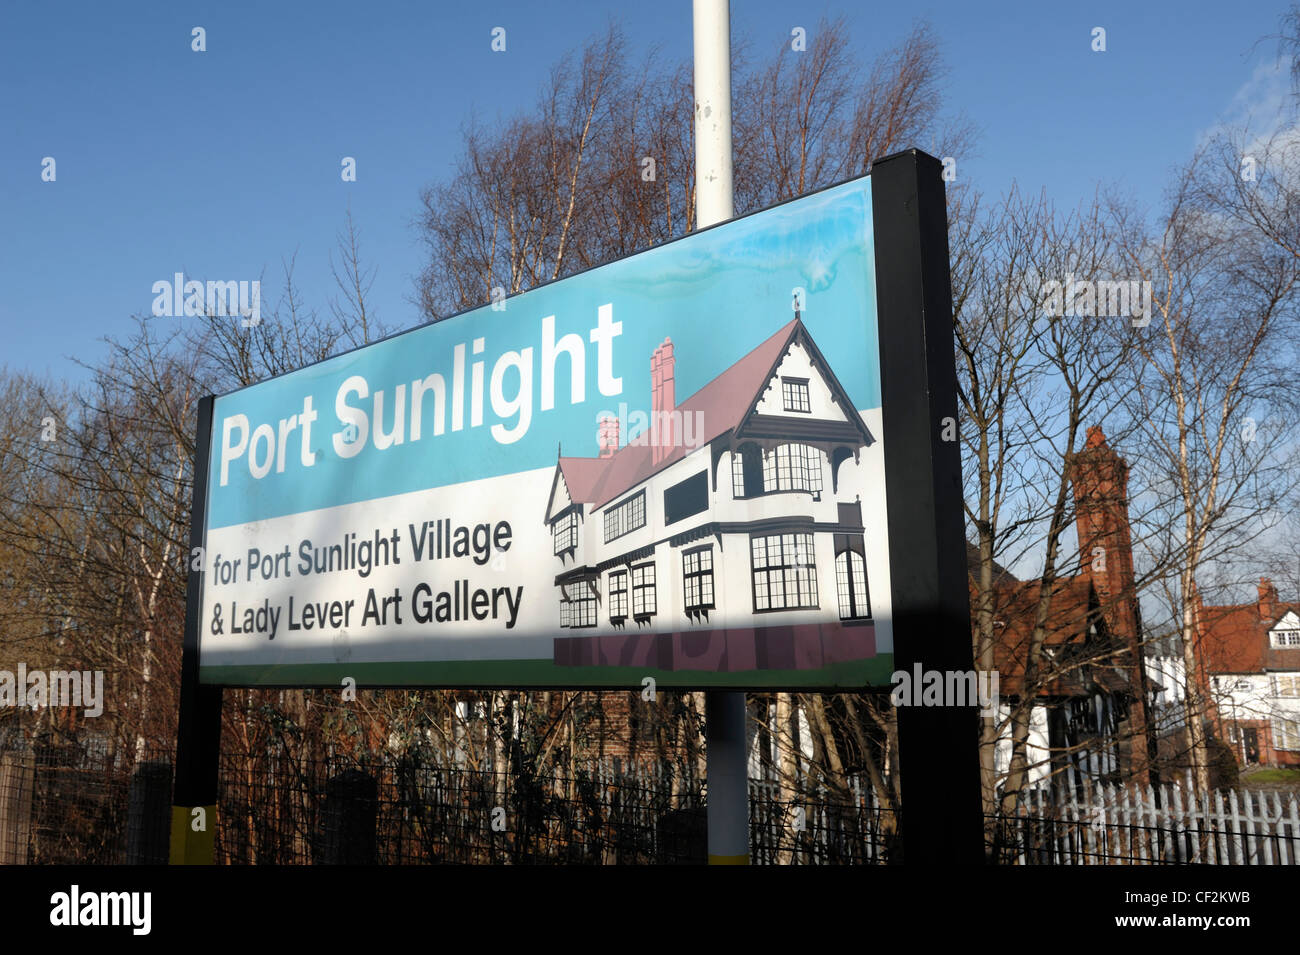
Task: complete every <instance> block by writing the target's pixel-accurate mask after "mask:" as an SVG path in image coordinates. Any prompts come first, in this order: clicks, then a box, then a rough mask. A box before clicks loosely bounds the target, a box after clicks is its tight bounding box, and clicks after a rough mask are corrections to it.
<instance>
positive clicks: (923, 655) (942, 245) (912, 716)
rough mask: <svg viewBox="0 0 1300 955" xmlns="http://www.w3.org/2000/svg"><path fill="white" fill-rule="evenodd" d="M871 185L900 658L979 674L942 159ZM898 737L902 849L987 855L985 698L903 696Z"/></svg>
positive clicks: (897, 160)
mask: <svg viewBox="0 0 1300 955" xmlns="http://www.w3.org/2000/svg"><path fill="white" fill-rule="evenodd" d="M871 185H872V190H871V194H872V202H873V208H874V216H875V221H876V274H877V276H878V277H879V278H878V282H879V284H878V295H877V301H878V303H879V315H880V328H881V336H880V378H881V401H882V405H883V407H884V415H883V419H884V432H885V435H884V437H885V448H886V453H885V478H886V484H887V486H888V488H889V494H888V499H887V501H886V507H887V513H888V525H889V540H890V542H891V544H893V543H894V542H897V541H907V545H906V546H893V547H891V550H890V572H891V576H892V580H893V604H892V606H893V614H894V665H895V667H896V668H897V670H898V671H900V672H902V673H906V674H909V675H910V674H913V673H929V672H937V673H940V674H947V673H973V672H974V654H973V651H972V649H971V638H970V598H969V595H968V591H967V568H966V534H965V523H964V522H965V515H964V513H963V510H962V481H961V448H960V445H959V444H958V442H957V441H956V440H955V428H956V422H957V371H956V366H955V363H954V361H953V357H952V356H953V330H952V286H951V278H950V274H949V260H948V225H947V206H946V198H945V195H944V185H943V176H942V165H941V164H940V162H939V160H937V159H935V158H934V157H933V156H928V155H926V154H925V153H922V152H920V151H918V150H915V149H913V150H908V151H906V152H902V153H896V154H894V155H893V156H887V157H885V158H884V159H880V160H876V161H875V162H873V163H872V166H871ZM900 492H901V493H900ZM898 740H899V742H898V748H899V773H900V774H901V777H902V779H903V786H904V793H903V819H902V841H903V861H904V862H905V863H910V864H920V865H940V864H948V865H951V864H953V863H957V864H968V865H970V864H980V863H982V862H983V861H984V853H983V825H982V819H981V813H982V809H981V801H980V777H979V747H978V745H977V744H978V740H979V717H978V708H977V706H976V705H974V704H973V703H972V705H967V706H900V707H899V708H898Z"/></svg>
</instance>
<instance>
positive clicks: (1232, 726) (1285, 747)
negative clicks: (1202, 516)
mask: <svg viewBox="0 0 1300 955" xmlns="http://www.w3.org/2000/svg"><path fill="white" fill-rule="evenodd" d="M1196 630H1197V640H1198V651H1199V652H1198V658H1199V660H1200V663H1201V669H1202V672H1201V673H1200V674H1199V678H1200V683H1201V687H1202V691H1203V693H1204V694H1205V699H1206V701H1207V710H1208V722H1209V724H1210V726H1211V728H1212V730H1213V732H1214V734H1215V735H1216V736H1217V737H1218V738H1219V739H1220V740H1223V741H1225V742H1226V743H1227V744H1228V745H1229V746H1230V747H1232V749H1233V751H1234V753H1235V754H1236V757H1237V763H1238V765H1241V766H1251V765H1259V766H1300V603H1283V602H1282V601H1280V600H1279V599H1278V593H1277V588H1276V587H1275V586H1273V584H1272V582H1271V581H1270V580H1269V579H1268V578H1267V577H1264V578H1261V579H1260V582H1259V587H1258V591H1257V596H1256V599H1255V600H1254V601H1252V602H1250V603H1245V604H1227V605H1221V606H1207V605H1205V604H1204V603H1203V602H1202V601H1201V600H1200V599H1199V596H1198V599H1197V604H1196Z"/></svg>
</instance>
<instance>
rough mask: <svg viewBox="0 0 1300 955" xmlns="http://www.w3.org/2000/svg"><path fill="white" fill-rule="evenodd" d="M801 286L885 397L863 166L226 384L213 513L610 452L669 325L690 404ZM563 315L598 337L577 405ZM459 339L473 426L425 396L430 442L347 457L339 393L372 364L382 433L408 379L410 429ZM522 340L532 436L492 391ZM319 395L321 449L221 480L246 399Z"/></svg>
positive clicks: (314, 434) (854, 378) (646, 391)
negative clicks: (468, 305) (830, 181)
mask: <svg viewBox="0 0 1300 955" xmlns="http://www.w3.org/2000/svg"><path fill="white" fill-rule="evenodd" d="M796 287H799V288H803V289H805V290H806V309H805V311H804V313H803V318H804V321H805V324H806V326H807V328H808V330H809V332H810V333H811V334H812V337H813V339H814V341H816V342H817V344H818V346H819V347H820V348H821V350H822V352H823V354H824V355H826V356H827V359H828V360H829V361H830V362H831V363H832V367H833V370H834V371H835V374H836V376H837V377H838V378H839V380H840V382H841V383H842V384H843V386H844V387H845V389H846V390H847V392H848V394H849V396H850V398H851V399H852V400H853V401H854V402H855V404H856V405H857V407H858V408H859V409H862V410H865V409H869V408H876V407H878V406H879V404H880V375H879V356H878V351H877V348H876V340H877V335H876V297H875V252H874V244H873V236H872V230H871V187H870V180H869V179H867V178H863V179H858V180H855V181H853V182H849V183H845V184H843V185H840V186H836V187H834V188H832V189H828V190H824V191H822V192H819V193H816V194H814V195H811V196H808V197H805V198H803V199H799V200H796V201H794V202H789V203H785V204H783V205H780V206H776V207H774V208H772V209H768V210H765V211H763V212H761V213H757V214H755V215H752V216H747V217H745V218H743V219H738V220H736V221H734V222H729V223H726V224H725V225H722V226H719V227H717V228H714V229H709V230H706V231H704V232H701V233H697V234H695V235H692V236H688V237H686V238H684V239H681V240H678V241H676V242H671V243H668V244H666V245H663V246H659V247H657V248H654V249H650V250H648V251H646V252H642V253H639V254H637V255H634V256H631V257H629V258H626V259H623V260H620V261H618V262H613V263H610V264H608V265H605V266H601V267H600V268H597V269H593V270H591V271H588V272H585V273H583V274H581V275H575V276H572V277H570V278H567V279H563V280H561V281H559V282H555V283H552V284H550V285H547V286H543V287H541V288H538V289H534V290H532V291H529V292H526V293H523V294H521V295H518V296H515V297H512V298H509V299H507V300H506V302H505V304H506V308H505V310H504V311H493V310H492V309H491V308H490V307H484V308H480V309H476V310H474V311H471V312H467V313H465V314H463V315H460V316H458V317H456V318H453V319H450V320H448V321H445V322H439V323H437V324H434V325H426V326H423V327H421V328H417V329H414V330H412V331H409V332H406V333H403V334H401V335H398V336H395V337H393V338H390V339H387V340H385V341H382V342H379V343H376V344H374V345H370V346H368V347H366V348H363V349H360V350H357V351H354V352H350V353H348V354H345V355H340V356H337V357H335V358H331V359H329V360H327V361H324V362H321V363H320V364H317V365H313V366H311V367H309V368H305V369H302V370H299V371H296V372H293V373H291V374H288V375H285V376H283V377H280V378H276V379H272V380H270V381H266V382H262V383H260V384H257V385H253V386H251V387H249V388H246V389H243V390H241V391H238V392H234V393H232V394H229V395H226V396H224V397H222V398H219V399H218V400H217V402H216V408H215V412H214V418H213V439H212V460H211V464H210V471H209V475H210V477H209V499H208V526H209V527H224V526H228V525H232V524H242V523H247V522H250V521H256V520H263V519H266V518H271V517H280V516H283V515H286V514H294V513H300V512H303V511H308V510H315V509H317V508H322V507H331V506H335V505H339V504H347V503H352V502H355V501H361V500H370V499H374V498H379V497H386V496H389V495H393V494H400V493H405V492H407V491H414V490H420V489H424V488H434V487H442V486H445V485H449V484H459V483H462V482H466V481H472V480H476V479H480V478H485V477H491V476H495V475H500V474H508V473H513V472H517V471H525V470H531V469H534V468H540V467H549V466H553V465H554V464H555V459H556V452H557V449H558V448H560V447H562V448H563V453H564V454H565V455H577V456H594V455H595V454H597V452H598V447H597V419H598V416H599V414H600V413H601V412H612V413H614V414H618V413H619V411H620V407H619V406H620V404H626V406H627V410H628V412H629V413H631V412H634V411H636V410H641V411H648V410H649V409H650V356H651V354H652V352H653V351H654V349H655V347H656V346H657V345H658V344H659V343H660V342H662V341H663V339H664V338H665V337H671V338H672V340H673V342H674V344H675V346H676V348H675V351H676V378H677V381H676V388H677V401H678V403H679V404H680V403H681V402H682V401H683V400H684V399H686V398H687V397H689V396H690V395H692V394H693V393H695V392H696V391H698V390H699V389H700V388H701V387H703V386H704V385H705V384H707V383H708V382H709V381H711V380H712V379H713V378H715V377H717V376H718V375H719V374H720V373H721V372H723V371H724V370H725V369H726V368H727V367H728V366H730V365H731V364H733V363H734V362H736V361H737V360H738V359H740V358H741V357H743V356H744V355H745V354H746V353H747V352H749V351H750V350H751V349H753V348H754V347H755V346H756V345H758V344H759V343H760V342H762V341H763V340H764V339H766V338H768V337H769V336H770V335H772V334H773V333H774V332H775V331H776V330H777V329H779V328H780V327H781V326H783V325H784V324H786V323H787V322H789V320H790V319H791V317H792V316H793V312H792V291H793V289H795V288H796ZM605 304H612V306H613V319H614V321H616V322H620V323H621V324H622V333H621V335H619V336H618V337H617V338H615V339H614V341H613V375H614V376H615V377H618V378H621V379H622V393H621V394H619V395H616V396H612V397H607V396H603V395H602V394H601V393H600V391H599V389H598V387H597V348H596V345H595V344H593V343H592V342H591V341H590V339H589V337H588V335H589V331H590V330H591V329H592V328H595V327H596V325H597V310H598V309H599V308H600V306H602V305H605ZM550 315H554V316H555V337H556V339H557V340H558V339H560V338H561V337H562V336H564V335H565V334H568V333H570V332H573V333H576V334H578V335H580V336H581V337H582V338H583V339H584V340H585V341H586V345H585V362H584V364H585V378H586V394H585V400H584V401H583V402H582V403H580V404H576V405H574V404H571V403H570V401H569V398H570V393H569V359H568V358H567V357H565V356H561V357H560V358H559V359H558V360H557V362H556V364H555V367H556V371H555V407H554V408H553V409H551V410H548V411H542V410H541V400H540V387H541V343H542V319H543V318H544V317H546V316H550ZM480 337H481V338H484V339H485V343H484V348H483V353H482V354H481V355H470V348H469V345H470V343H471V342H472V341H473V340H474V339H476V338H480ZM460 343H465V344H466V346H467V347H466V373H465V381H466V388H465V392H466V397H465V409H466V410H465V425H466V427H465V428H464V429H463V430H461V431H452V430H451V415H450V405H451V396H450V394H448V399H447V404H448V415H447V430H446V431H445V432H444V433H443V434H441V435H434V434H433V429H432V421H431V417H430V413H431V408H432V405H433V399H432V398H431V397H426V399H425V409H426V410H425V420H424V423H423V427H422V435H421V439H420V440H419V441H409V440H408V441H406V442H404V443H402V444H400V445H394V446H392V447H389V448H386V449H383V450H380V449H378V448H376V447H375V446H374V445H373V443H367V445H366V446H365V448H364V450H362V451H361V452H360V453H359V454H357V455H356V456H354V457H352V458H348V459H344V458H340V457H339V456H338V455H336V454H335V452H334V450H333V447H332V436H333V435H334V434H335V433H337V432H339V431H340V430H341V429H342V424H341V422H340V420H339V419H338V417H337V416H336V414H335V398H336V394H337V393H338V391H339V387H340V386H341V385H342V383H343V382H344V381H345V380H346V379H347V378H349V377H350V376H353V375H361V376H363V377H364V378H365V379H366V380H367V382H368V383H369V386H370V393H371V397H369V398H367V399H364V400H362V399H358V398H356V397H355V396H353V397H352V398H350V399H349V403H350V404H351V405H352V406H354V407H361V408H364V409H365V410H366V411H367V414H368V415H370V416H371V418H372V421H371V426H370V427H371V434H372V435H373V433H374V428H375V424H374V421H373V417H374V415H373V409H374V399H373V396H374V393H375V392H376V391H379V390H383V392H384V397H385V402H384V422H383V424H384V429H385V431H391V430H392V429H393V425H394V419H393V410H392V409H393V400H394V394H395V386H396V385H399V384H405V385H406V386H407V395H406V399H405V401H406V406H407V415H406V419H407V420H406V422H405V426H406V429H407V430H409V427H410V413H409V411H410V407H409V405H410V400H411V397H410V391H411V388H410V385H411V383H412V382H413V381H414V380H416V379H417V378H418V379H423V378H424V377H425V376H426V375H429V374H430V373H432V372H439V373H441V374H442V375H443V377H444V378H445V379H446V381H447V387H448V390H449V392H450V390H451V388H452V364H453V358H452V355H453V349H454V348H455V346H456V345H457V344H460ZM868 343H870V347H868ZM524 348H532V350H533V355H532V388H531V392H532V420H531V424H530V426H529V428H528V430H527V432H526V433H525V434H524V435H523V436H522V437H521V438H520V439H519V440H517V441H515V442H514V443H511V444H501V443H499V442H498V441H497V440H495V439H494V438H493V436H492V434H491V431H490V429H491V426H492V425H493V424H494V423H498V422H501V423H504V424H505V425H507V426H513V425H514V424H515V422H516V421H517V419H516V418H514V417H509V418H506V419H504V421H503V420H502V419H500V418H498V417H496V416H495V415H494V414H493V412H492V405H491V399H490V396H489V394H488V392H489V382H490V380H491V376H492V369H493V365H494V363H495V361H496V360H497V358H498V356H500V355H502V354H503V353H505V352H508V351H520V350H522V349H524ZM473 360H483V361H484V363H485V364H484V372H483V381H484V389H483V390H484V399H483V400H484V420H483V424H482V425H481V426H479V427H469V423H470V415H469V409H470V401H471V399H470V394H469V391H470V380H471V376H470V372H469V367H468V366H469V362H470V361H473ZM518 381H519V378H518V374H517V372H515V371H511V372H509V373H508V374H507V376H506V378H505V387H504V393H505V396H506V397H507V398H508V397H510V396H512V395H513V394H514V392H515V390H516V389H517V387H518ZM307 395H311V396H312V405H313V408H314V410H315V411H316V413H317V414H318V416H319V417H318V418H317V420H316V422H315V424H314V425H313V427H312V431H311V442H310V446H311V448H312V449H313V450H314V451H315V452H316V461H315V464H314V465H313V466H311V467H303V466H302V465H301V463H300V459H299V457H300V456H299V451H300V449H301V437H300V432H295V433H294V434H292V435H291V436H290V437H289V439H288V442H287V445H286V448H287V453H286V454H285V456H284V459H285V460H284V470H283V472H280V471H279V470H278V463H277V466H276V467H275V468H273V469H272V470H271V473H269V474H267V475H266V476H265V477H262V478H260V479H255V478H253V477H252V475H251V474H250V470H249V467H248V463H247V462H248V454H247V452H246V453H245V454H244V456H243V457H240V458H238V459H235V460H233V461H231V462H230V463H229V465H228V477H227V483H226V485H225V486H221V485H220V483H219V481H220V477H221V452H222V438H223V421H224V419H226V418H227V417H228V416H232V415H236V414H244V415H246V416H247V417H248V419H249V423H250V430H251V428H256V427H257V426H258V425H259V424H270V425H271V426H272V427H275V426H276V425H277V422H278V421H279V420H280V419H284V418H288V417H289V416H291V415H294V414H296V413H298V412H299V411H301V410H302V407H303V399H304V397H305V396H307ZM706 426H707V425H706ZM625 440H626V435H625ZM262 450H263V451H264V452H265V450H266V448H265V446H264V447H263V449H262ZM430 516H434V515H430ZM438 516H442V515H438Z"/></svg>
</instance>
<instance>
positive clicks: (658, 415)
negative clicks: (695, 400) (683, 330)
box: [650, 338, 677, 464]
mask: <svg viewBox="0 0 1300 955" xmlns="http://www.w3.org/2000/svg"><path fill="white" fill-rule="evenodd" d="M676 365H677V360H676V359H675V358H674V357H673V340H672V339H671V338H665V339H664V341H663V344H662V345H660V346H659V347H657V348H656V349H655V351H654V354H653V355H651V356H650V460H651V461H652V462H654V463H655V464H658V463H659V462H660V461H662V460H663V459H664V458H666V457H668V453H669V452H670V451H671V450H672V447H673V418H672V412H673V411H675V410H676V409H677V383H676V378H675V368H676Z"/></svg>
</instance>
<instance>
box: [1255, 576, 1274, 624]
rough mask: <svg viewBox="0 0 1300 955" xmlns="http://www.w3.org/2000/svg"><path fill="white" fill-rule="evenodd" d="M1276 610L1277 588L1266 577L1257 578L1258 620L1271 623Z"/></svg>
mask: <svg viewBox="0 0 1300 955" xmlns="http://www.w3.org/2000/svg"><path fill="white" fill-rule="evenodd" d="M1276 608H1277V588H1276V587H1274V586H1273V581H1271V580H1269V579H1268V578H1267V577H1261V578H1259V619H1260V620H1267V621H1268V622H1269V623H1272V622H1273V615H1274V611H1275V609H1276Z"/></svg>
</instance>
